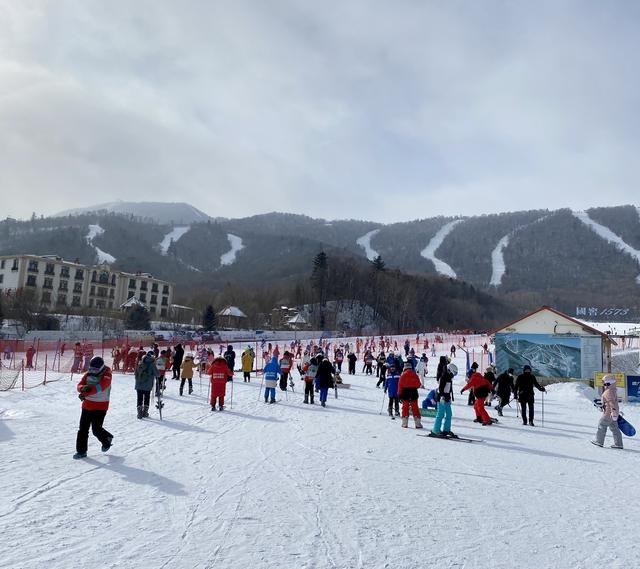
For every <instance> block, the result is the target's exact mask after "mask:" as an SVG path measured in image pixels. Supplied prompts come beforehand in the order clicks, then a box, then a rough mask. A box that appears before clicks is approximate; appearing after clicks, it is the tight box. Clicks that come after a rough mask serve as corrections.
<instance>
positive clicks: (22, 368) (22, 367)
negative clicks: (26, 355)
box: [20, 360, 24, 391]
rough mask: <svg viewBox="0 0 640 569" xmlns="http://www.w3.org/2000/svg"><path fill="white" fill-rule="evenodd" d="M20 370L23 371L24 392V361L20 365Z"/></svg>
mask: <svg viewBox="0 0 640 569" xmlns="http://www.w3.org/2000/svg"><path fill="white" fill-rule="evenodd" d="M20 368H21V371H22V391H24V360H22V363H21V364H20Z"/></svg>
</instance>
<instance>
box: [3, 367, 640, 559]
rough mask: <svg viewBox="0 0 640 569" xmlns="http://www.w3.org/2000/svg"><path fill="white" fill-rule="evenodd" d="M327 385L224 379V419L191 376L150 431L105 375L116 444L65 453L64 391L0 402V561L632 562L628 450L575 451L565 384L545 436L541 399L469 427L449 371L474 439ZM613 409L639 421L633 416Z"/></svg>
mask: <svg viewBox="0 0 640 569" xmlns="http://www.w3.org/2000/svg"><path fill="white" fill-rule="evenodd" d="M431 363H433V364H435V362H434V361H432V362H430V364H431ZM457 363H458V364H459V367H460V369H464V360H462V358H458V360H457ZM361 366H362V362H361V361H359V362H358V372H360V369H361ZM430 367H431V365H430ZM430 371H433V370H432V369H431V370H430ZM343 378H344V380H345V381H348V382H349V383H350V384H351V389H341V390H339V392H338V394H339V398H338V399H335V398H334V395H333V392H330V398H329V400H328V407H327V408H326V409H323V408H322V407H320V406H319V405H318V404H317V399H316V404H315V405H304V404H302V394H301V391H302V384H301V382H300V381H299V379H298V374H297V373H295V382H296V385H295V389H296V391H295V393H288V395H285V393H284V392H281V391H278V403H277V404H276V405H265V403H264V400H263V399H262V397H261V392H260V378H256V377H255V376H253V377H252V380H251V383H248V384H247V383H243V382H242V377H241V375H240V377H238V376H236V380H235V382H234V393H233V409H231V405H230V401H229V396H230V385H229V387H228V389H227V410H225V411H224V412H216V413H211V412H210V410H209V406H208V403H207V387H206V382H205V379H204V378H203V379H202V384H201V383H200V380H199V378H198V377H197V376H196V379H195V392H194V394H193V395H191V396H186V395H185V396H184V397H180V396H179V395H178V382H177V381H172V380H171V379H168V380H167V384H168V385H167V391H166V397H165V408H164V421H162V422H160V421H159V420H158V415H157V412H155V410H152V413H151V415H152V416H151V418H150V419H147V420H143V421H139V420H137V419H136V416H135V414H136V409H135V391H134V379H133V377H132V376H131V375H127V376H125V375H119V374H115V375H114V380H113V388H112V395H111V407H110V409H109V412H108V414H107V417H106V421H105V428H106V429H107V430H109V431H110V432H111V433H112V434H113V435H114V437H115V438H114V444H113V447H112V448H111V450H110V451H109V452H108V453H106V454H103V453H101V452H100V448H99V443H98V442H97V440H96V439H95V438H94V437H93V436H92V435H90V439H89V457H88V458H87V459H84V460H80V461H74V460H72V459H71V455H72V454H73V452H74V443H75V431H76V428H77V421H78V418H79V415H80V402H79V401H78V398H77V392H76V390H75V381H69V380H68V378H65V380H62V381H58V382H56V383H50V384H47V385H46V386H41V387H38V388H35V389H31V390H27V391H25V392H22V391H11V392H1V393H0V448H1V449H2V460H1V461H0V473H1V474H2V485H0V518H1V519H2V528H3V530H2V532H3V535H2V542H3V544H4V547H2V555H1V556H0V567H2V568H20V569H41V568H42V567H47V569H73V568H78V569H86V568H87V567H100V568H113V569H115V568H118V569H128V568H139V567H145V568H146V569H160V568H171V569H193V568H214V567H215V568H234V569H239V568H245V567H255V568H261V569H262V568H274V569H275V568H277V569H289V568H291V569H301V568H308V569H311V568H325V567H327V568H359V567H367V568H374V569H378V568H380V569H382V568H392V567H393V568H398V569H400V568H402V569H414V568H417V567H439V568H440V567H441V568H458V569H463V568H465V569H484V568H491V569H514V568H518V569H540V568H544V569H567V568H569V567H575V568H578V567H579V568H582V569H590V568H594V569H601V568H603V567H606V568H608V569H623V568H624V569H631V568H633V567H636V566H637V562H638V561H637V559H638V557H637V555H638V554H637V539H636V538H635V532H634V530H633V524H634V522H635V520H638V519H640V502H639V501H638V500H637V499H636V497H635V492H634V489H635V488H636V487H637V476H636V473H637V472H638V469H639V468H640V448H639V445H638V442H637V441H636V440H635V439H629V438H626V437H625V438H624V443H625V450H623V451H617V450H612V449H610V448H608V445H609V444H611V437H610V436H608V437H607V440H606V443H607V448H598V447H595V446H593V445H591V444H589V440H590V439H591V438H592V437H593V435H594V432H595V429H596V424H597V421H598V419H599V416H600V414H599V412H598V411H597V410H596V409H595V408H594V407H593V405H592V404H591V401H589V399H588V398H587V397H585V395H583V394H582V393H581V389H580V388H578V387H577V386H576V385H573V384H572V385H568V384H565V385H554V386H551V387H550V388H549V393H548V394H547V395H546V397H545V401H544V406H545V407H544V408H545V416H544V427H542V416H541V412H542V406H541V403H542V398H541V395H540V394H539V393H536V423H537V426H536V427H525V426H523V425H522V422H521V421H520V419H519V418H518V417H516V411H515V405H516V403H515V402H512V404H511V407H507V408H506V409H505V417H504V418H502V419H501V422H500V424H498V425H494V426H490V427H483V426H480V425H478V424H476V423H473V422H472V419H473V409H472V408H471V407H468V406H467V405H466V399H467V398H466V394H465V396H464V397H463V396H459V395H458V394H459V389H460V387H461V385H462V383H461V380H460V379H459V378H457V385H456V391H455V395H456V398H455V402H454V404H453V415H454V420H453V430H454V431H456V432H457V433H459V434H460V435H466V436H470V437H475V438H479V439H483V440H484V442H482V443H472V444H466V443H463V442H455V441H444V440H436V439H429V438H424V437H419V436H416V435H417V434H418V433H419V432H420V431H416V430H414V428H413V420H411V421H410V428H409V429H402V428H401V427H400V420H399V419H398V420H394V421H392V420H390V419H389V417H388V416H386V414H382V415H381V414H380V410H381V409H382V407H383V403H385V401H383V395H384V394H383V391H382V389H376V387H375V383H376V379H375V377H373V378H371V377H365V376H363V375H357V376H355V377H352V376H348V375H347V374H346V373H343ZM50 379H53V377H52V376H50ZM434 386H435V380H434V379H432V378H431V379H429V380H428V381H427V387H428V388H429V389H430V388H432V387H434ZM582 390H585V391H586V395H587V396H590V395H591V391H590V390H589V389H586V388H582ZM425 394H426V391H425V390H421V398H423V397H424V396H425ZM622 408H623V410H624V411H625V413H626V415H625V416H626V417H627V419H628V420H629V421H630V422H632V423H635V424H636V426H637V425H638V424H639V423H640V414H639V413H638V408H637V407H633V406H631V405H624V404H623V405H622ZM490 413H491V414H492V415H494V416H495V412H494V411H492V410H490ZM432 421H433V420H432V419H429V418H425V419H424V422H425V427H427V428H428V427H430V426H431V425H432ZM423 432H424V431H423Z"/></svg>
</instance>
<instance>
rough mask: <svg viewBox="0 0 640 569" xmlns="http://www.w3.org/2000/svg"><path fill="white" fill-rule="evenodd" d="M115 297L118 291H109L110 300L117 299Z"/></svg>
mask: <svg viewBox="0 0 640 569" xmlns="http://www.w3.org/2000/svg"><path fill="white" fill-rule="evenodd" d="M115 295H116V291H115V290H113V289H110V290H109V298H115Z"/></svg>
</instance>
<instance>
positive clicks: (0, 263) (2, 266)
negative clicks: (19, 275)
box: [0, 259, 4, 269]
mask: <svg viewBox="0 0 640 569" xmlns="http://www.w3.org/2000/svg"><path fill="white" fill-rule="evenodd" d="M0 269H4V259H2V261H0Z"/></svg>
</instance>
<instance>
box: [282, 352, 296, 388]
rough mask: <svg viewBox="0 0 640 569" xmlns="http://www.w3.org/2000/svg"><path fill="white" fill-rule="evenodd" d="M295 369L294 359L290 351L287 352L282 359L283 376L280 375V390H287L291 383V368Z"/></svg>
mask: <svg viewBox="0 0 640 569" xmlns="http://www.w3.org/2000/svg"><path fill="white" fill-rule="evenodd" d="M292 367H293V357H292V356H291V354H290V353H289V352H288V351H285V352H284V354H282V358H281V359H280V369H281V371H282V374H281V375H280V390H281V391H286V390H287V383H288V381H289V373H290V372H291V368H292Z"/></svg>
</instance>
